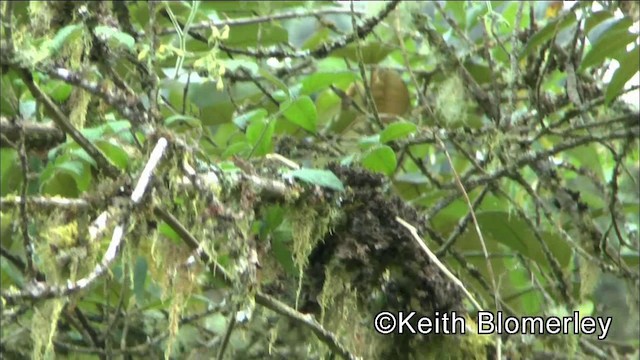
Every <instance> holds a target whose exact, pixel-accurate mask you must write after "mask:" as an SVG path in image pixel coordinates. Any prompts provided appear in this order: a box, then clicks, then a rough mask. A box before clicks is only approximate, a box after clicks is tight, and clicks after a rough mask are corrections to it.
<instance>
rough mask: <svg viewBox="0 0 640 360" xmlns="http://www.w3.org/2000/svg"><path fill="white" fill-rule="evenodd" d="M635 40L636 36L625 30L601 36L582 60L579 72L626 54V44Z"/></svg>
mask: <svg viewBox="0 0 640 360" xmlns="http://www.w3.org/2000/svg"><path fill="white" fill-rule="evenodd" d="M636 39H638V35H636V34H632V33H630V32H629V30H627V29H619V30H616V31H612V32H607V33H605V34H603V35H602V36H601V37H600V38H598V40H596V42H595V43H594V44H593V46H592V47H591V49H590V50H589V52H587V54H586V55H585V56H584V58H583V59H582V63H581V64H580V71H584V70H585V69H587V68H589V67H591V66H594V65H598V64H600V63H601V62H602V61H604V59H607V58H609V59H611V58H616V56H618V55H619V54H620V53H626V48H627V44H629V43H632V42H634V41H635V40H636Z"/></svg>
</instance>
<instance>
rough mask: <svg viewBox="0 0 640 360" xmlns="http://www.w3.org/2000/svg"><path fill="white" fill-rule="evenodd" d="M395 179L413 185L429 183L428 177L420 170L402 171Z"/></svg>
mask: <svg viewBox="0 0 640 360" xmlns="http://www.w3.org/2000/svg"><path fill="white" fill-rule="evenodd" d="M394 180H395V181H398V182H403V183H407V184H413V185H425V184H429V182H430V181H429V178H428V177H426V176H424V174H422V173H420V172H411V173H402V174H399V175H397V176H396V177H395V179H394Z"/></svg>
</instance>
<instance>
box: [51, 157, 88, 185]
mask: <svg viewBox="0 0 640 360" xmlns="http://www.w3.org/2000/svg"><path fill="white" fill-rule="evenodd" d="M55 169H56V171H57V172H66V173H67V174H69V175H71V176H73V178H74V179H75V181H76V184H77V186H78V191H80V192H83V191H85V190H87V189H88V188H89V184H90V183H91V171H90V169H89V164H87V163H84V162H82V161H78V160H70V161H64V162H62V163H60V164H57V165H56V167H55Z"/></svg>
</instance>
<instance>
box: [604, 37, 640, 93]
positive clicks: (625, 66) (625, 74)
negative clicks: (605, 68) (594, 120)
mask: <svg viewBox="0 0 640 360" xmlns="http://www.w3.org/2000/svg"><path fill="white" fill-rule="evenodd" d="M618 62H619V63H620V67H619V68H618V69H616V72H615V73H614V74H613V76H612V77H611V81H610V82H609V85H607V90H606V93H605V104H606V105H609V104H610V103H611V101H612V100H613V99H615V98H616V97H617V96H618V95H619V94H620V92H621V91H622V89H624V85H625V84H626V83H627V82H628V81H629V80H630V79H631V78H632V77H633V76H634V75H635V74H637V73H638V69H639V68H640V56H638V47H637V46H636V47H634V48H633V49H632V50H631V51H629V52H627V53H626V54H625V55H624V56H621V57H620V58H618Z"/></svg>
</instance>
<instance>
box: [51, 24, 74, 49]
mask: <svg viewBox="0 0 640 360" xmlns="http://www.w3.org/2000/svg"><path fill="white" fill-rule="evenodd" d="M82 28H83V26H82V25H79V24H75V25H67V26H65V27H63V28H62V29H60V30H58V32H57V33H56V36H54V37H53V39H52V40H51V42H49V43H48V44H47V45H48V47H49V52H50V53H51V54H55V53H57V52H58V51H59V50H60V49H61V48H62V46H64V44H66V43H67V42H71V41H73V40H75V39H77V38H78V37H79V36H80V34H81V33H82Z"/></svg>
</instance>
